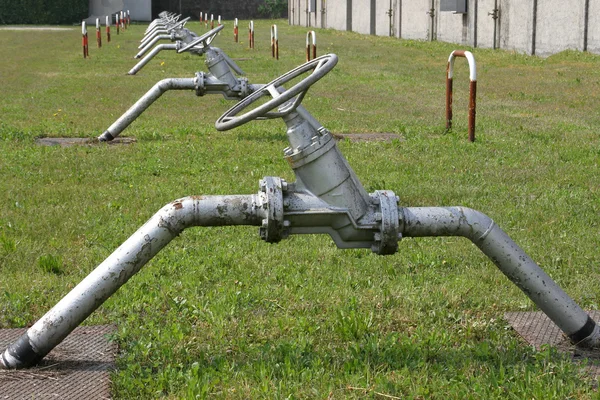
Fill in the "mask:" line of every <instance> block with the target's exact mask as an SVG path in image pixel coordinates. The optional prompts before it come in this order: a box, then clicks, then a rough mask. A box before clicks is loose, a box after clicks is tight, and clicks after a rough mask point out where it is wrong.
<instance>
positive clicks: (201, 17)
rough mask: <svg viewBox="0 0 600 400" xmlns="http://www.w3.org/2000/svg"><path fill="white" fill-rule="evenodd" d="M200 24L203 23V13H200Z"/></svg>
mask: <svg viewBox="0 0 600 400" xmlns="http://www.w3.org/2000/svg"><path fill="white" fill-rule="evenodd" d="M200 23H202V11H200Z"/></svg>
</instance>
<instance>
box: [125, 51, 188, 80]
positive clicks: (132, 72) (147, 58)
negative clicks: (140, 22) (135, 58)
mask: <svg viewBox="0 0 600 400" xmlns="http://www.w3.org/2000/svg"><path fill="white" fill-rule="evenodd" d="M177 48H178V45H177V44H159V45H158V46H156V47H155V48H153V49H152V51H151V52H150V53H148V54H146V56H145V57H144V58H142V59H141V60H140V62H138V63H137V64H136V65H135V66H134V67H133V68H131V69H130V70H129V72H128V74H129V75H135V74H136V73H137V72H138V71H139V70H140V69H142V68H143V67H144V66H145V65H146V64H148V62H150V60H152V59H153V58H154V56H156V55H157V54H158V53H159V52H161V51H163V50H177Z"/></svg>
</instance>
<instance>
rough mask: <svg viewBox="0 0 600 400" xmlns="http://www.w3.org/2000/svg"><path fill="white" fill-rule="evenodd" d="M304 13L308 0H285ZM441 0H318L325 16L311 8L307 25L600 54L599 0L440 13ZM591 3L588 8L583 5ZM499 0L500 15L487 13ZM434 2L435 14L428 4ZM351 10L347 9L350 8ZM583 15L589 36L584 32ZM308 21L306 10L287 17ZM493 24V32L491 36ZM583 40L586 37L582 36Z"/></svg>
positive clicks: (488, 3) (472, 0)
mask: <svg viewBox="0 0 600 400" xmlns="http://www.w3.org/2000/svg"><path fill="white" fill-rule="evenodd" d="M288 1H289V4H290V7H289V12H290V13H291V12H292V11H291V10H292V8H293V5H294V4H296V6H295V7H296V13H297V10H298V9H301V10H302V12H304V9H305V8H306V6H305V5H304V4H301V2H302V3H304V2H306V1H307V0H288ZM440 1H442V0H317V2H319V9H320V8H323V6H322V4H323V2H326V3H325V7H324V8H326V10H327V11H326V14H324V16H325V18H323V15H322V14H321V13H320V12H317V13H314V17H313V18H312V21H311V22H312V23H311V26H316V27H324V28H333V29H338V30H352V31H354V32H359V33H363V34H372V35H379V36H389V35H390V16H389V10H390V9H391V11H392V36H395V37H399V38H404V39H416V40H430V39H431V37H433V39H434V40H441V41H445V42H450V43H456V44H458V45H463V46H473V47H484V48H491V47H493V46H494V38H495V39H496V47H498V48H502V49H507V50H515V51H518V52H522V53H527V54H535V55H539V56H548V55H550V54H553V53H557V52H560V51H563V50H567V49H576V50H586V49H587V51H590V52H594V53H600V0H467V1H468V8H467V13H466V14H455V13H453V12H441V11H440ZM586 4H589V7H588V9H587V10H586V7H585V5H586ZM496 5H497V8H498V10H499V12H498V15H499V18H498V20H497V22H496V24H495V23H494V19H493V18H492V16H491V15H489V14H490V13H492V10H493V9H494V7H495V6H496ZM432 7H433V10H434V13H433V19H432V18H431V16H430V9H431V8H432ZM348 11H350V13H348ZM586 16H587V37H586V34H585V27H586ZM292 19H293V21H291V22H292V23H293V24H295V25H305V26H307V20H306V16H305V13H301V15H298V16H297V17H296V18H291V17H290V20H292ZM494 26H495V28H496V29H495V37H494ZM586 39H587V40H586Z"/></svg>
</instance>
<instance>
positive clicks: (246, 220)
mask: <svg viewBox="0 0 600 400" xmlns="http://www.w3.org/2000/svg"><path fill="white" fill-rule="evenodd" d="M264 218H265V208H264V207H263V202H262V200H261V198H260V197H259V195H258V194H254V195H232V196H192V197H185V198H183V199H179V200H176V201H173V202H171V203H169V204H167V205H166V206H164V207H163V208H162V209H161V210H160V211H158V212H157V213H156V214H155V215H154V216H153V217H152V218H151V219H150V220H149V221H148V222H146V224H145V225H143V226H142V227H141V228H140V229H138V231H137V232H135V233H134V234H133V235H132V236H131V237H130V238H129V239H127V241H125V243H123V244H122V245H121V246H120V247H119V248H117V249H116V250H115V251H114V252H113V253H112V254H111V255H110V256H109V257H108V258H107V259H106V260H105V261H104V262H102V263H101V264H100V265H99V266H98V267H96V269H95V270H94V271H92V272H91V273H90V274H89V275H88V276H87V277H86V278H85V279H84V280H83V281H81V283H79V284H78V285H77V286H76V287H75V288H74V289H73V290H71V292H69V293H68V294H67V295H66V296H65V297H64V298H63V299H62V300H60V301H59V302H58V303H57V304H56V305H55V306H54V307H53V308H52V309H51V310H50V311H48V312H47V313H46V314H45V315H44V316H43V317H42V318H41V319H40V320H39V321H37V322H36V323H35V324H34V325H33V326H32V327H31V328H29V329H28V330H27V332H26V333H24V334H23V335H22V336H21V337H20V338H19V339H18V340H17V341H16V342H15V343H14V344H12V345H11V346H10V347H8V349H6V350H5V351H4V353H3V354H2V357H0V369H2V368H4V369H15V368H24V367H27V366H30V365H33V364H35V363H37V362H38V361H39V360H41V359H42V358H43V357H44V356H45V355H46V354H48V353H49V352H50V351H51V350H52V349H53V348H54V347H56V346H57V345H58V344H59V343H60V342H61V341H62V340H63V339H64V338H65V337H66V336H67V335H68V334H69V333H71V332H72V331H73V329H75V328H76V327H77V326H78V325H79V324H81V323H82V322H83V321H84V320H85V319H86V318H87V317H88V316H89V315H90V314H91V313H92V312H94V310H96V309H97V308H98V307H99V306H100V305H101V304H102V303H104V301H106V299H108V298H109V297H110V296H111V295H112V294H113V293H115V292H116V291H117V290H118V289H119V288H120V287H121V286H123V285H124V284H125V283H126V282H127V281H128V280H129V278H131V277H132V276H133V275H134V274H136V273H137V272H138V271H139V270H140V269H141V268H142V267H143V266H144V265H145V264H146V263H147V262H148V261H149V260H150V259H151V258H152V257H154V256H155V255H156V254H157V253H158V252H159V251H160V250H161V249H162V248H163V247H165V246H166V245H167V244H168V243H169V242H170V241H171V240H173V239H174V238H175V237H177V236H178V235H179V234H180V233H181V232H182V231H183V230H184V229H186V228H189V227H192V226H230V225H255V226H260V225H261V224H262V220H263V219H264Z"/></svg>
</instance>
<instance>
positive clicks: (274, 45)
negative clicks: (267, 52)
mask: <svg viewBox="0 0 600 400" xmlns="http://www.w3.org/2000/svg"><path fill="white" fill-rule="evenodd" d="M271 57H273V58H275V59H276V60H279V38H278V36H277V25H271Z"/></svg>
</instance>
